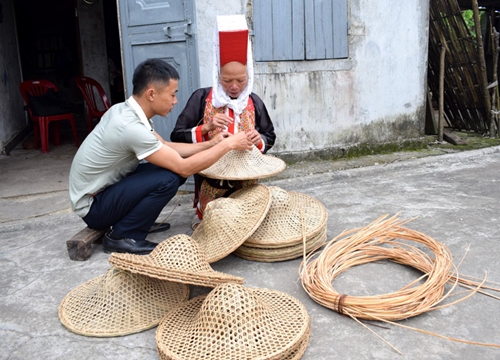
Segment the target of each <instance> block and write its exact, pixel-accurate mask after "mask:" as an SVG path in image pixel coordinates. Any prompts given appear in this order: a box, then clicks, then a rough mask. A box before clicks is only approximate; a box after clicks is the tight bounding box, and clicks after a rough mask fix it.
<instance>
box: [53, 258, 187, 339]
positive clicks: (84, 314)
mask: <svg viewBox="0 0 500 360" xmlns="http://www.w3.org/2000/svg"><path fill="white" fill-rule="evenodd" d="M188 298H189V286H188V285H184V284H179V283H172V282H168V281H161V280H158V279H152V278H149V277H147V276H142V275H137V274H131V273H129V272H126V271H122V270H118V269H115V268H110V269H109V270H108V271H107V272H106V274H104V275H101V276H99V277H97V278H95V279H92V280H90V281H87V282H86V283H84V284H82V285H80V286H78V287H77V288H75V289H73V290H72V291H71V292H69V293H68V294H67V295H66V296H65V297H64V299H63V300H62V301H61V304H60V305H59V319H60V320H61V322H62V324H63V325H64V326H66V327H67V328H68V329H69V330H71V331H73V332H75V333H77V334H80V335H85V336H96V337H109V336H122V335H128V334H133V333H136V332H139V331H143V330H147V329H150V328H153V327H155V326H157V325H158V324H159V323H160V320H161V319H162V318H163V317H164V316H165V315H166V314H167V313H168V312H169V311H170V310H171V309H173V308H174V307H176V306H177V305H178V304H179V303H182V302H184V301H186V300H187V299H188Z"/></svg>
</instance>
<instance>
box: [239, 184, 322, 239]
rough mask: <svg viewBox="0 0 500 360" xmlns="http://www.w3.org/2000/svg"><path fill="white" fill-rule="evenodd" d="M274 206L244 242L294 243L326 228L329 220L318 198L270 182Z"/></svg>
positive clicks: (272, 204)
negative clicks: (287, 189) (272, 184)
mask: <svg viewBox="0 0 500 360" xmlns="http://www.w3.org/2000/svg"><path fill="white" fill-rule="evenodd" d="M269 188H270V189H271V196H272V202H271V207H270V209H269V211H268V213H267V215H266V217H265V219H264V220H263V221H262V224H261V225H260V226H259V228H258V229H257V230H256V231H255V232H254V233H253V234H252V235H251V236H250V237H249V238H248V239H247V240H246V241H245V245H247V246H254V247H263V248H272V247H282V246H285V245H295V244H297V243H298V242H302V241H303V237H304V235H305V236H306V238H307V239H310V238H311V237H314V236H316V235H317V234H318V233H319V232H320V231H322V230H324V229H325V227H326V223H327V220H328V212H327V210H326V208H325V206H324V205H323V204H322V203H321V202H320V201H318V200H317V199H315V198H313V197H311V196H308V195H306V194H302V193H299V192H294V191H290V192H288V191H286V190H283V189H281V188H279V187H277V186H270V187H269Z"/></svg>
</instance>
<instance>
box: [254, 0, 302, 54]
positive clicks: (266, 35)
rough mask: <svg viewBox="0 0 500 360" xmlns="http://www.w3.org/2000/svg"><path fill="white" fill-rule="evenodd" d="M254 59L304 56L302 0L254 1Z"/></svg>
mask: <svg viewBox="0 0 500 360" xmlns="http://www.w3.org/2000/svg"><path fill="white" fill-rule="evenodd" d="M254 39H255V42H254V48H255V54H254V57H255V60H256V61H282V60H303V59H304V0H291V1H290V0H254Z"/></svg>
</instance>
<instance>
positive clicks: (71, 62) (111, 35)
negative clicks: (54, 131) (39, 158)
mask: <svg viewBox="0 0 500 360" xmlns="http://www.w3.org/2000/svg"><path fill="white" fill-rule="evenodd" d="M47 4H48V3H47V2H43V1H39V0H16V1H15V4H14V10H15V17H16V27H17V34H18V45H19V55H20V62H21V73H22V77H23V80H30V79H46V80H49V81H52V82H53V83H55V84H56V85H57V87H58V89H59V91H61V92H62V93H64V95H65V96H66V97H67V98H68V100H69V101H70V102H71V104H72V105H74V106H73V108H74V111H73V113H74V115H75V118H76V120H77V128H78V131H79V137H80V141H82V140H83V138H84V137H85V136H86V135H87V132H86V120H85V114H84V111H85V107H84V102H83V97H82V95H81V93H80V91H79V90H78V88H77V87H76V85H75V82H74V77H75V76H80V75H85V76H89V77H93V78H96V80H98V81H99V82H100V83H101V85H103V87H104V88H105V89H106V93H107V95H108V97H109V98H110V99H111V102H112V103H113V104H114V103H117V102H120V101H123V99H124V92H123V75H122V71H121V64H122V60H121V49H120V35H119V26H118V11H117V5H116V1H109V0H105V1H104V0H98V1H90V0H52V1H51V2H50V5H47ZM95 19H101V20H100V21H95ZM90 24H91V25H90ZM96 24H97V25H96ZM89 27H91V31H92V32H95V33H96V34H99V35H102V34H104V37H105V40H104V38H103V41H102V42H97V41H92V40H94V38H93V33H92V32H89ZM81 31H83V33H82V32H81ZM96 46H98V47H99V49H97V50H96ZM96 51H98V52H100V53H106V54H105V55H103V57H102V58H101V59H99V60H94V58H95V57H94V53H95V52H96ZM106 58H107V60H108V61H106V60H105V59H106ZM62 130H64V129H62ZM62 136H63V139H62V140H63V141H64V140H65V138H67V140H68V141H73V140H72V135H71V133H70V132H68V133H67V134H66V132H65V131H63V133H62Z"/></svg>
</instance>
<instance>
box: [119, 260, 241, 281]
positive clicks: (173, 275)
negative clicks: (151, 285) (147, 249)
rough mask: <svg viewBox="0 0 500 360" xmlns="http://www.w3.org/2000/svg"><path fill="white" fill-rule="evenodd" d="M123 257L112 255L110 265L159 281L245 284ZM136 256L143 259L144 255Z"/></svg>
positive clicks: (225, 276)
mask: <svg viewBox="0 0 500 360" xmlns="http://www.w3.org/2000/svg"><path fill="white" fill-rule="evenodd" d="M113 255H114V256H113ZM121 255H123V254H118V253H112V254H111V257H110V258H109V262H110V264H112V265H113V266H115V267H116V268H118V269H121V270H126V271H129V272H131V273H134V274H140V275H144V276H148V277H152V278H156V279H159V280H165V281H171V282H176V283H182V284H190V285H197V286H209V287H215V286H217V285H219V284H225V283H228V282H230V283H235V284H243V283H244V279H243V278H241V277H237V276H233V275H230V274H225V273H222V272H219V271H216V270H212V272H211V273H195V272H191V271H181V270H174V269H167V268H164V267H161V266H157V265H150V264H145V263H144V262H139V261H134V258H133V259H132V260H128V259H125V258H122V256H121ZM135 256H138V257H141V256H143V255H135ZM133 265H135V266H133ZM154 270H158V271H159V272H154Z"/></svg>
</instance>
